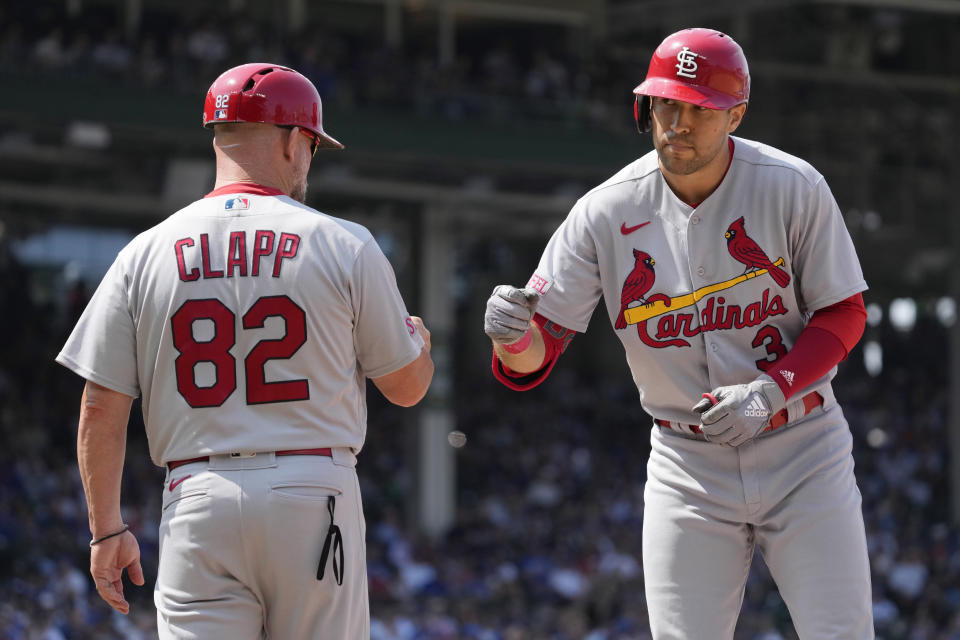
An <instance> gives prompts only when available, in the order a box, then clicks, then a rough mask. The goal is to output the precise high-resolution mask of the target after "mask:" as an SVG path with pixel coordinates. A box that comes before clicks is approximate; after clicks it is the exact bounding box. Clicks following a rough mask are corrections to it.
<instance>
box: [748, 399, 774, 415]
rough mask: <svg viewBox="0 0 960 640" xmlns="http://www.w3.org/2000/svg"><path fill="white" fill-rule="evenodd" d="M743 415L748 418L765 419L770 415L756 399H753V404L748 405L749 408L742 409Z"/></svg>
mask: <svg viewBox="0 0 960 640" xmlns="http://www.w3.org/2000/svg"><path fill="white" fill-rule="evenodd" d="M743 415H744V416H746V417H748V418H766V417H767V416H768V415H770V412H769V411H767V410H766V409H764V408H763V405H762V404H760V400H759V399H757V398H754V399H753V402H751V403H750V406H749V407H747V408H746V409H744V411H743Z"/></svg>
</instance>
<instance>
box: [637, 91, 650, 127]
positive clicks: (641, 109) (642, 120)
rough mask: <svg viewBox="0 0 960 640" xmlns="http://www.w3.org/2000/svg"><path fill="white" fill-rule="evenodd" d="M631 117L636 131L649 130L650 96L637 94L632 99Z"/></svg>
mask: <svg viewBox="0 0 960 640" xmlns="http://www.w3.org/2000/svg"><path fill="white" fill-rule="evenodd" d="M633 119H634V121H636V123H637V132H638V133H641V134H643V133H647V132H649V131H650V128H651V127H650V96H644V95H640V94H637V95H636V97H635V98H634V100H633Z"/></svg>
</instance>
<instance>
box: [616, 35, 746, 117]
mask: <svg viewBox="0 0 960 640" xmlns="http://www.w3.org/2000/svg"><path fill="white" fill-rule="evenodd" d="M633 93H634V94H636V96H637V97H636V101H635V103H634V115H635V116H636V118H637V126H638V127H639V128H640V130H641V131H648V130H649V129H650V113H649V108H650V107H649V100H641V99H640V98H641V96H657V97H660V98H670V99H672V100H679V101H681V102H689V103H691V104H695V105H697V106H700V107H707V108H710V109H729V108H730V107H734V106H736V105H738V104H742V103H744V102H746V101H747V100H749V99H750V70H749V69H748V68H747V58H746V56H744V55H743V49H741V48H740V45H738V44H737V43H736V42H735V41H734V40H733V38H731V37H730V36H728V35H726V34H724V33H720V32H719V31H714V30H713V29H699V28H698V29H684V30H683V31H678V32H676V33H674V34H672V35H669V36H667V37H666V38H665V39H664V41H663V42H661V43H660V46H659V47H657V50H656V51H654V52H653V57H652V58H651V59H650V68H649V69H648V70H647V77H646V79H644V81H643V82H641V83H640V86H638V87H637V88H636V89H634V90H633Z"/></svg>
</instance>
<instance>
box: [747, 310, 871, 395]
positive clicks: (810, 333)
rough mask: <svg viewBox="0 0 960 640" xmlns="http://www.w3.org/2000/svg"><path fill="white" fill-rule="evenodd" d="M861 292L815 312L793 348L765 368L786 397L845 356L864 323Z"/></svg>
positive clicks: (864, 315) (865, 313)
mask: <svg viewBox="0 0 960 640" xmlns="http://www.w3.org/2000/svg"><path fill="white" fill-rule="evenodd" d="M866 318H867V312H866V309H865V308H864V306H863V296H862V295H861V294H859V293H858V294H856V295H854V296H851V297H849V298H847V299H846V300H841V301H840V302H838V303H836V304H833V305H830V306H829V307H824V308H823V309H820V310H818V311H816V312H814V314H813V317H811V318H810V323H809V324H808V325H807V326H806V327H804V329H803V331H801V332H800V335H798V336H797V341H796V342H795V343H794V345H793V348H792V349H790V352H789V353H787V355H785V356H784V357H783V358H781V359H780V360H777V361H776V363H774V364H772V365H771V366H770V368H769V369H767V372H766V373H767V375H768V376H770V377H771V378H773V379H774V380H775V381H776V383H777V384H778V385H779V386H780V390H781V391H783V395H784V397H786V398H790V396H791V395H793V393H794V392H795V391H797V390H799V389H803V388H805V387H807V386H808V385H810V384H813V383H814V382H816V380H817V379H819V378H820V377H821V376H823V375H824V374H825V373H827V372H828V371H830V369H832V368H833V367H834V366H835V365H836V364H837V363H839V362H840V361H841V360H843V359H844V358H846V357H847V354H848V353H850V349H852V348H853V347H854V346H855V345H856V344H857V341H858V340H860V336H862V335H863V328H864V325H865V324H866Z"/></svg>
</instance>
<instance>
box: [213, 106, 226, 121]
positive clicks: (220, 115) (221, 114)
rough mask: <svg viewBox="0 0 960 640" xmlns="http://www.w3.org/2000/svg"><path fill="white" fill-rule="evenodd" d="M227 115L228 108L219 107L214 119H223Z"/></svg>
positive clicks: (214, 113)
mask: <svg viewBox="0 0 960 640" xmlns="http://www.w3.org/2000/svg"><path fill="white" fill-rule="evenodd" d="M226 117H227V110H226V109H217V110H216V111H214V112H213V119H214V120H223V119H224V118H226Z"/></svg>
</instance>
